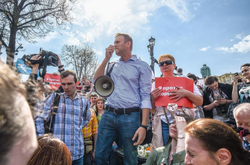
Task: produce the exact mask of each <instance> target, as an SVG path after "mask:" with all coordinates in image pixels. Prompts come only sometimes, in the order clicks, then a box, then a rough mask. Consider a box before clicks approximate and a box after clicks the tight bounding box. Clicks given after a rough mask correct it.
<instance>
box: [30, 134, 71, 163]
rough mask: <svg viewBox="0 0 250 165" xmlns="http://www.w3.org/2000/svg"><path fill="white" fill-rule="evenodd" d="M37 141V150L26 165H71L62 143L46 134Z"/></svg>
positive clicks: (67, 152) (66, 149)
mask: <svg viewBox="0 0 250 165" xmlns="http://www.w3.org/2000/svg"><path fill="white" fill-rule="evenodd" d="M37 140H38V148H37V150H36V151H35V152H34V154H33V156H32V157H31V159H30V161H29V162H28V165H37V164H39V165H48V164H49V165H58V164H59V165H71V163H72V160H71V155H70V152H69V150H68V148H67V146H66V145H65V144H64V143H63V141H61V140H60V139H58V138H56V137H53V136H51V135H48V134H44V135H42V136H39V137H38V138H37Z"/></svg>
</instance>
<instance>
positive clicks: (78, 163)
mask: <svg viewBox="0 0 250 165" xmlns="http://www.w3.org/2000/svg"><path fill="white" fill-rule="evenodd" d="M59 68H61V67H59ZM60 76H61V85H62V88H63V90H64V93H60V101H59V105H58V109H57V113H56V115H55V121H54V126H53V136H54V137H57V138H59V139H60V140H62V141H63V142H64V143H65V144H66V146H67V147H68V149H69V151H70V153H71V156H72V165H82V164H83V155H84V139H83V134H82V129H83V127H85V126H86V125H87V124H88V123H89V120H90V118H91V114H90V111H89V105H90V104H89V101H88V100H87V99H86V98H85V97H83V96H81V95H79V94H78V93H77V91H76V82H77V78H76V74H75V73H74V72H73V71H70V70H66V71H63V72H62V73H61V75H60ZM55 96H56V93H53V94H51V95H50V96H49V97H48V98H47V99H46V100H45V102H44V107H43V109H44V111H43V113H42V114H41V115H40V116H39V117H38V118H37V119H36V120H35V123H36V131H37V135H38V136H40V135H42V134H44V122H45V121H47V120H48V119H49V118H50V117H51V109H52V107H53V103H54V99H55Z"/></svg>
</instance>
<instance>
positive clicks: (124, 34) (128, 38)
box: [115, 33, 133, 51]
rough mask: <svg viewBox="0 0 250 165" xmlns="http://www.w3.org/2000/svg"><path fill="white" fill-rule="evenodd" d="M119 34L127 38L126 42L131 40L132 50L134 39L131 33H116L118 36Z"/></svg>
mask: <svg viewBox="0 0 250 165" xmlns="http://www.w3.org/2000/svg"><path fill="white" fill-rule="evenodd" d="M118 36H123V37H124V39H125V42H129V41H130V43H131V44H130V50H131V51H132V49H133V39H132V37H131V36H130V35H128V34H126V33H116V35H115V37H118Z"/></svg>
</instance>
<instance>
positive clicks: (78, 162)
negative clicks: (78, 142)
mask: <svg viewBox="0 0 250 165" xmlns="http://www.w3.org/2000/svg"><path fill="white" fill-rule="evenodd" d="M83 159H84V158H83V157H81V158H80V159H77V160H73V161H72V165H83Z"/></svg>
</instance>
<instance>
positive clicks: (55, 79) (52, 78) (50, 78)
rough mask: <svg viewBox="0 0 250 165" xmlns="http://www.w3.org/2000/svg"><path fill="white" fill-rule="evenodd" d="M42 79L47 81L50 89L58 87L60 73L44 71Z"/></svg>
mask: <svg viewBox="0 0 250 165" xmlns="http://www.w3.org/2000/svg"><path fill="white" fill-rule="evenodd" d="M44 81H45V82H48V83H49V86H50V88H51V89H58V88H59V87H60V85H61V78H60V75H54V74H50V73H46V74H45V77H44Z"/></svg>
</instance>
